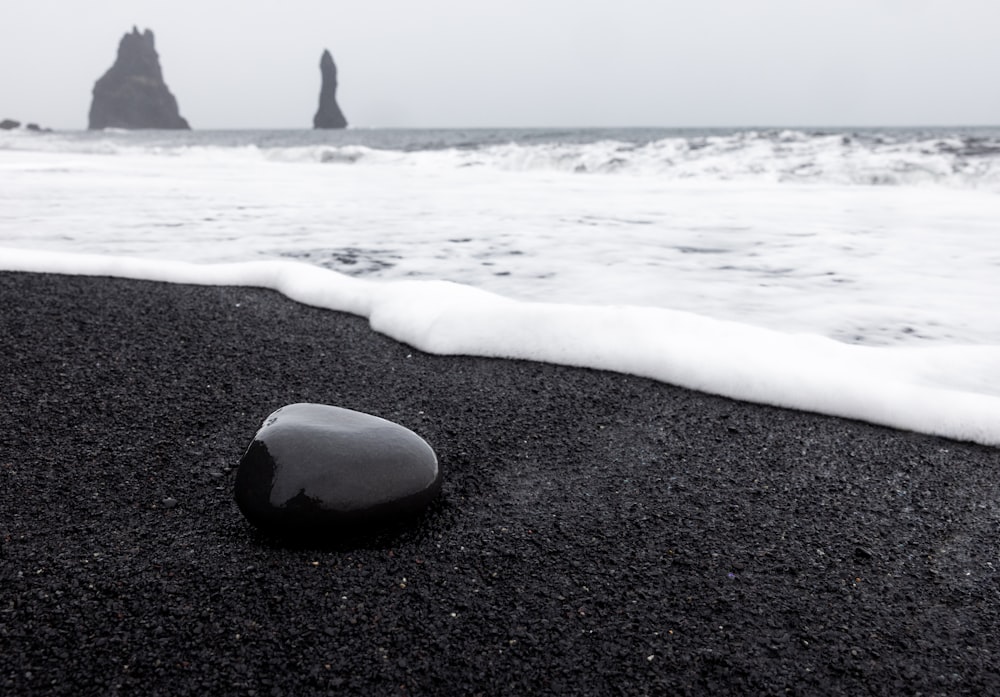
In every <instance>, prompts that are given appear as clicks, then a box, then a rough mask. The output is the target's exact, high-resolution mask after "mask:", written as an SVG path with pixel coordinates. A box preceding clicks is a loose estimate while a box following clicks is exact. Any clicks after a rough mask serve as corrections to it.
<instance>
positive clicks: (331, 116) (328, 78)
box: [313, 50, 347, 128]
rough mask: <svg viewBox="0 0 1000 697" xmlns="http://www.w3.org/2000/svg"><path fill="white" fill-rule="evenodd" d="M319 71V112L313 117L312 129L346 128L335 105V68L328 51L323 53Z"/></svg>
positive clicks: (342, 116)
mask: <svg viewBox="0 0 1000 697" xmlns="http://www.w3.org/2000/svg"><path fill="white" fill-rule="evenodd" d="M319 71H320V74H321V75H322V76H323V84H322V86H321V87H320V90H319V110H318V111H317V112H316V116H314V117H313V128H347V119H346V118H345V117H344V112H342V111H341V110H340V107H339V106H338V105H337V66H336V64H334V62H333V56H331V55H330V52H329V51H326V50H324V51H323V55H322V57H321V58H320V59H319Z"/></svg>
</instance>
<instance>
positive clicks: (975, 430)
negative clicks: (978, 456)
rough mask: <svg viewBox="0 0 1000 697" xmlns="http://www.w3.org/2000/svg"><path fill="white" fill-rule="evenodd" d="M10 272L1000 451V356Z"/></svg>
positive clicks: (411, 284)
mask: <svg viewBox="0 0 1000 697" xmlns="http://www.w3.org/2000/svg"><path fill="white" fill-rule="evenodd" d="M0 269H4V270H8V271H28V272H44V273H63V274H82V275H103V276H116V277H123V278H135V279H146V280H151V281H164V282H170V283H192V284H201V285H234V286H240V285H242V286H255V287H263V288H270V289H273V290H276V291H278V292H280V293H282V294H284V295H286V296H287V297H289V298H291V299H292V300H295V301H298V302H301V303H305V304H308V305H313V306H317V307H323V308H328V309H331V310H339V311H344V312H349V313H352V314H356V315H361V316H364V317H367V318H368V320H369V322H370V324H371V326H372V328H373V329H375V330H376V331H379V332H382V333H384V334H386V335H388V336H390V337H392V338H394V339H397V340H399V341H402V342H405V343H407V344H409V345H411V346H413V347H415V348H417V349H420V350H423V351H426V352H429V353H435V354H441V355H476V356H489V357H499V358H520V359H527V360H535V361H543V362H550V363H558V364H564V365H571V366H580V367H587V368H597V369H603V370H610V371H616V372H621V373H630V374H634V375H639V376H644V377H649V378H653V379H655V380H659V381H663V382H666V383H670V384H673V385H678V386H682V387H687V388H691V389H695V390H700V391H703V392H707V393H712V394H717V395H723V396H726V397H731V398H734V399H740V400H745V401H750V402H756V403H762V404H771V405H775V406H782V407H789V408H793V409H800V410H805V411H812V412H817V413H821V414H828V415H832V416H839V417H845V418H852V419H859V420H863V421H868V422H871V423H875V424H881V425H885V426H890V427H893V428H899V429H904V430H911V431H916V432H920V433H926V434H933V435H939V436H944V437H948V438H953V439H957V440H966V441H972V442H976V443H982V444H985V445H992V446H1000V347H996V346H941V345H935V346H929V347H923V348H915V347H873V346H859V345H851V344H845V343H841V342H838V341H835V340H832V339H828V338H824V337H821V336H818V335H815V334H790V333H785V332H779V331H774V330H770V329H766V328H762V327H756V326H751V325H746V324H741V323H738V322H733V321H726V320H718V319H712V318H708V317H705V316H700V315H697V314H694V313H690V312H683V311H677V310H670V309H666V308H654V307H636V306H600V305H572V304H556V303H545V302H528V301H519V300H514V299H511V298H506V297H503V296H500V295H497V294H494V293H491V292H488V291H485V290H482V289H477V288H473V287H470V286H466V285H462V284H458V283H453V282H448V281H408V280H397V281H380V280H367V279H361V278H354V277H350V276H346V275H344V274H341V273H337V272H335V271H332V270H329V269H323V268H319V267H316V266H311V265H308V264H302V263H297V262H292V261H255V262H242V263H227V264H192V263H187V262H177V261H164V260H161V259H156V260H152V259H135V258H126V257H115V256H105V255H82V254H69V253H60V252H47V251H36V250H24V249H14V248H0Z"/></svg>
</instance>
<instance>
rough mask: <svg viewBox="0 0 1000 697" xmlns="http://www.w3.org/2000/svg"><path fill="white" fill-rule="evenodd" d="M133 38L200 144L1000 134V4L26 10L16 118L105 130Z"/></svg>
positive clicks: (112, 1) (250, 2) (709, 1)
mask: <svg viewBox="0 0 1000 697" xmlns="http://www.w3.org/2000/svg"><path fill="white" fill-rule="evenodd" d="M133 25H138V26H139V28H140V30H141V29H145V28H150V29H152V30H153V31H154V33H155V35H156V48H157V50H158V52H159V54H160V62H161V65H162V67H163V72H164V77H165V79H166V82H167V84H168V85H169V87H170V89H171V91H172V92H173V93H174V95H175V96H176V97H177V100H178V102H179V104H180V110H181V114H182V115H183V116H184V117H185V118H187V119H188V121H189V122H190V123H191V125H192V127H193V128H204V129H209V128H300V127H305V128H308V127H310V126H311V125H312V116H313V114H314V112H315V110H316V106H317V103H318V99H317V98H318V92H319V84H320V77H319V58H320V54H321V53H322V51H323V49H324V48H329V49H330V51H331V52H332V53H333V56H334V59H335V60H336V62H337V66H338V68H339V71H340V89H339V91H338V101H339V102H340V104H341V107H342V108H343V110H344V112H345V114H346V115H347V118H348V120H349V121H350V122H351V125H353V126H360V127H366V126H384V127H446V128H447V127H489V126H510V127H517V126H539V127H548V126H553V127H558V126H576V127H579V126H693V127H699V126H703V127H707V126H847V125H858V126H865V125H996V124H1000V0H240V2H222V1H221V0H86V1H78V0H6V1H5V8H4V10H3V13H2V22H0V118H4V117H10V118H17V119H20V120H23V121H36V122H38V123H40V124H42V125H46V126H50V127H53V128H65V129H72V128H86V125H87V112H88V109H89V108H90V99H91V89H92V88H93V84H94V82H95V81H96V80H97V78H99V77H100V76H101V75H102V74H103V73H104V72H105V71H106V70H107V69H108V68H109V67H110V66H111V64H112V62H113V61H114V57H115V53H116V50H117V47H118V41H119V39H120V38H121V36H122V34H124V33H125V32H126V31H129V30H130V29H131V28H132V26H133Z"/></svg>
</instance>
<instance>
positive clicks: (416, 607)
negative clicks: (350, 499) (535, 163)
mask: <svg viewBox="0 0 1000 697" xmlns="http://www.w3.org/2000/svg"><path fill="white" fill-rule="evenodd" d="M0 299H2V301H0V357H2V358H0V378H2V381H0V384H2V386H3V391H4V393H3V400H2V405H0V415H2V416H0V656H2V660H0V692H3V693H4V694H10V695H42V694H44V695H61V694H66V695H96V694H102V695H103V694H117V693H122V694H126V693H133V694H144V695H147V694H148V695H154V694H163V695H188V694H191V695H194V694H198V695H202V694H214V695H230V694H231V695H260V696H264V695H310V694H365V695H384V694H412V695H427V694H462V695H474V694H483V695H496V694H509V695H528V694H531V695H540V694H561V695H562V694H580V695H582V694H594V695H614V694H623V695H641V694H706V693H718V694H734V693H736V694H840V693H843V694H853V695H856V694H859V693H872V694H886V695H899V694H908V693H918V692H919V693H923V694H948V695H957V694H987V693H997V692H1000V656H998V652H1000V648H998V647H1000V578H998V575H997V567H998V565H1000V545H998V541H997V539H998V532H1000V477H998V476H997V473H998V470H1000V450H997V449H991V448H987V447H982V446H977V445H971V444H965V443H957V442H953V441H948V440H944V439H940V438H934V437H927V436H921V435H917V434H913V433H905V432H899V431H893V430H890V429H886V428H881V427H876V426H871V425H867V424H863V423H858V422H852V421H847V420H842V419H836V418H830V417H824V416H817V415H813V414H806V413H799V412H793V411H788V410H784V409H777V408H770V407H764V406H759V405H751V404H746V403H740V402H734V401H732V400H728V399H724V398H721V397H714V396H710V395H705V394H700V393H696V392H691V391H688V390H684V389H679V388H675V387H672V386H669V385H664V384H661V383H656V382H653V381H650V380H646V379H642V378H635V377H630V376H625V375H619V374H614V373H607V372H600V371H593V370H585V369H578V368H565V367H560V366H553V365H545V364H538V363H529V362H522V361H504V360H495V359H484V358H471V357H440V356H431V355H427V354H423V353H420V352H418V351H415V350H413V349H411V348H409V347H407V346H405V345H402V344H399V343H397V342H395V341H392V340H390V339H388V338H385V337H383V336H380V335H378V334H376V333H374V332H372V331H371V330H370V329H369V328H368V326H367V323H366V321H365V320H363V319H360V318H357V317H352V316H349V315H344V314H340V313H335V312H330V311H326V310H319V309H315V308H309V307H304V306H301V305H297V304H295V303H293V302H291V301H289V300H287V299H285V298H283V297H281V296H280V295H278V294H276V293H274V292H271V291H265V290H258V289H247V288H227V287H221V288H215V287H193V286H179V285H165V284H158V283H149V282H141V281H130V280H120V279H106V278H84V277H69V276H56V275H33V274H15V273H0ZM304 401H305V402H319V403H325V404H333V405H338V406H343V407H348V408H351V409H357V410H360V411H365V412H368V413H372V414H376V415H378V416H381V417H383V418H387V419H390V420H393V421H396V422H398V423H401V424H403V425H404V426H406V427H408V428H410V429H412V430H414V431H416V432H417V433H419V434H420V435H421V436H423V437H424V438H425V439H426V440H427V441H428V442H429V443H430V444H431V445H432V446H433V447H434V449H435V450H436V452H437V453H438V457H439V458H440V461H441V464H442V468H443V470H444V476H445V482H444V488H443V492H442V496H441V498H440V499H439V500H438V502H437V503H436V504H435V505H434V506H433V507H432V509H431V510H430V511H429V512H428V514H427V515H426V516H425V517H424V518H422V519H421V520H420V521H418V522H417V524H416V525H415V526H413V527H412V528H410V529H407V530H403V531H400V532H398V533H395V534H391V535H382V536H379V537H376V538H371V539H366V540H358V541H354V542H352V543H339V544H331V545H329V546H327V547H325V548H315V547H302V546H298V545H294V544H286V543H281V542H280V541H276V540H269V539H264V538H261V537H260V536H258V535H257V534H256V533H255V532H254V531H253V529H252V528H251V527H250V526H249V525H248V524H247V523H246V521H245V520H244V519H243V518H242V517H241V515H240V513H239V511H238V509H237V507H236V504H235V502H234V501H233V495H232V488H233V479H234V477H235V467H236V465H237V462H238V460H239V457H240V455H241V454H242V452H243V450H244V449H245V448H246V446H247V445H248V444H249V442H250V439H251V438H252V436H253V434H254V432H255V431H256V429H257V427H258V426H259V424H260V422H261V421H262V419H263V418H264V417H265V416H266V415H267V414H269V413H270V412H271V411H273V410H274V409H276V408H277V407H280V406H282V405H284V404H289V403H293V402H304Z"/></svg>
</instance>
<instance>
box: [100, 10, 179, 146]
mask: <svg viewBox="0 0 1000 697" xmlns="http://www.w3.org/2000/svg"><path fill="white" fill-rule="evenodd" d="M88 128H90V129H91V130H98V129H101V128H173V129H188V128H190V126H188V122H187V121H186V120H185V119H184V118H183V117H182V116H181V115H180V111H179V110H178V108H177V100H176V99H175V98H174V95H173V94H171V93H170V90H169V89H168V88H167V85H166V83H165V82H164V81H163V71H162V70H161V69H160V58H159V56H158V55H157V54H156V47H155V45H154V41H153V32H152V31H150V30H149V29H147V30H146V31H144V32H142V33H141V34H140V33H139V29H138V28H137V27H132V31H131V32H130V33H128V34H125V36H123V37H122V40H121V43H119V44H118V57H117V58H116V59H115V63H114V65H112V66H111V68H110V69H109V70H108V72H106V73H104V75H103V76H101V78H100V79H99V80H98V81H97V83H96V84H95V85H94V100H93V102H91V105H90V119H89V125H88Z"/></svg>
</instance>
